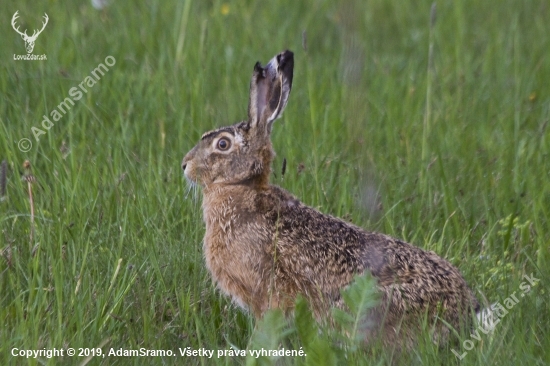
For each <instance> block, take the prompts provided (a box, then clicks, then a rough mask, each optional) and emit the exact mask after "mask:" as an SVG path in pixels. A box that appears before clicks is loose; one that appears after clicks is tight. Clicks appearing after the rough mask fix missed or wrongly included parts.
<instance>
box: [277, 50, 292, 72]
mask: <svg viewBox="0 0 550 366" xmlns="http://www.w3.org/2000/svg"><path fill="white" fill-rule="evenodd" d="M277 61H278V62H279V67H280V68H281V69H285V68H287V67H288V66H290V67H292V66H293V65H294V52H292V51H290V50H286V51H283V52H281V53H279V54H278V55H277Z"/></svg>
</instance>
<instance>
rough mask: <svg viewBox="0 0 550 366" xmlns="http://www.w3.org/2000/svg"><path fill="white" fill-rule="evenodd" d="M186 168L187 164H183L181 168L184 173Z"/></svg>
mask: <svg viewBox="0 0 550 366" xmlns="http://www.w3.org/2000/svg"><path fill="white" fill-rule="evenodd" d="M186 167H187V163H181V168H182V169H183V171H185V168H186Z"/></svg>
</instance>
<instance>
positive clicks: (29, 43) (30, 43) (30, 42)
mask: <svg viewBox="0 0 550 366" xmlns="http://www.w3.org/2000/svg"><path fill="white" fill-rule="evenodd" d="M17 13H19V10H18V11H16V12H15V14H13V18H11V26H12V27H13V29H15V31H16V32H17V33H19V34H20V35H21V37H22V38H23V41H25V48H26V49H27V53H31V52H32V50H33V49H34V42H35V41H36V38H38V35H39V34H40V33H42V31H43V30H44V28H46V24H48V19H49V18H48V14H46V13H44V22H43V23H42V29H40V30H34V32H33V33H32V36H30V37H29V35H28V34H27V30H26V29H25V31H24V32H21V31H20V30H19V26H16V24H15V21H16V20H17V18H19V15H18V14H17Z"/></svg>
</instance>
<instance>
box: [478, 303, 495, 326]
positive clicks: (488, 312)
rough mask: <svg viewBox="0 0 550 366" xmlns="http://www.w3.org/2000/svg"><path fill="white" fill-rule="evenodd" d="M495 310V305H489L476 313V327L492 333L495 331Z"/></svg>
mask: <svg viewBox="0 0 550 366" xmlns="http://www.w3.org/2000/svg"><path fill="white" fill-rule="evenodd" d="M497 310H498V304H497V303H494V304H491V306H489V307H486V308H484V309H480V310H479V311H478V312H477V313H476V318H477V323H478V326H481V327H483V328H484V329H486V330H488V331H491V332H492V331H493V330H494V329H495V325H496V324H497V323H498V321H497V320H498V318H499V317H498V315H497V312H496V311H497Z"/></svg>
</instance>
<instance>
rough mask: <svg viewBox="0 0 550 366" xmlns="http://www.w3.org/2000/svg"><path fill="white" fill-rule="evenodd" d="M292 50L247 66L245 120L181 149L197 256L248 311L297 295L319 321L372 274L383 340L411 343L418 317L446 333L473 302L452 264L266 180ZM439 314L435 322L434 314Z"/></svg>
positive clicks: (286, 306) (287, 306)
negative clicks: (195, 208) (192, 192)
mask: <svg viewBox="0 0 550 366" xmlns="http://www.w3.org/2000/svg"><path fill="white" fill-rule="evenodd" d="M293 66H294V59H293V54H292V52H290V51H284V52H282V53H280V54H278V55H277V56H275V57H274V58H273V59H272V60H271V61H269V63H268V64H267V65H266V66H265V67H262V66H261V65H260V64H259V63H256V65H255V66H254V72H253V74H252V81H251V83H250V99H249V106H248V120H246V121H242V122H239V123H237V124H234V125H231V126H227V127H222V128H219V129H217V130H214V131H210V132H207V133H205V134H204V135H203V136H202V138H201V140H200V141H199V143H198V144H197V145H196V146H195V147H194V148H193V149H192V150H191V151H189V152H188V153H187V155H185V157H184V158H183V163H182V168H183V171H184V173H185V176H186V178H187V179H188V180H190V181H192V182H194V183H198V184H199V185H200V186H201V187H202V191H203V195H204V199H203V204H202V207H203V215H204V222H205V223H206V234H205V237H204V256H205V259H206V266H207V267H208V270H209V271H210V273H211V274H212V277H213V279H214V281H215V282H216V284H217V285H218V287H219V288H220V289H221V290H222V291H223V292H224V293H226V294H227V295H229V296H231V298H232V299H233V300H234V301H235V302H236V303H237V304H239V305H240V306H242V307H243V308H245V309H249V310H250V311H252V312H253V313H254V315H255V316H256V317H261V316H262V314H263V313H264V312H265V311H266V310H268V309H270V308H276V307H278V308H281V309H283V310H284V311H285V312H289V311H291V310H292V308H293V304H294V299H295V298H296V296H297V295H298V294H302V295H303V296H305V297H306V298H307V299H308V300H309V303H310V306H311V307H312V308H313V310H314V312H315V315H316V316H317V317H318V318H319V319H321V318H323V317H324V316H327V315H328V314H329V312H328V310H329V309H330V308H331V307H343V306H344V304H343V302H342V299H341V296H340V290H341V289H342V288H344V287H345V286H347V285H348V284H349V283H350V282H351V281H352V280H353V277H354V276H355V275H357V274H362V273H366V272H370V273H371V274H372V275H373V276H374V277H375V278H376V279H377V283H378V288H379V291H380V293H381V302H380V305H379V306H378V308H377V309H376V311H373V312H372V318H373V320H374V321H373V322H372V323H373V324H376V327H375V328H376V329H373V331H375V330H378V329H383V330H384V339H385V341H387V342H397V343H407V344H408V343H410V341H411V340H412V339H414V335H415V332H417V330H418V326H419V323H420V319H424V317H425V316H426V315H427V316H428V319H429V321H430V324H435V336H437V337H439V338H446V335H447V334H448V332H449V328H448V325H445V323H448V324H450V325H451V326H452V327H454V328H458V327H460V326H461V325H463V324H464V323H467V321H468V319H470V316H471V314H472V312H473V311H476V312H477V311H479V304H478V302H477V300H476V298H475V296H474V294H473V293H472V291H471V290H470V288H468V285H467V284H466V281H465V280H464V278H463V277H462V275H461V274H460V272H459V271H458V269H457V268H455V267H454V266H452V265H451V264H450V263H449V262H447V261H446V260H444V259H442V258H441V257H439V256H438V255H437V254H435V253H433V252H427V251H424V250H422V249H420V248H418V247H415V246H412V245H410V244H408V243H405V242H403V241H400V240H398V239H394V238H391V237H389V236H386V235H383V234H378V233H373V232H368V231H365V230H363V229H362V228H360V227H358V226H355V225H352V224H349V223H347V222H344V221H342V220H340V219H338V218H335V217H333V216H330V215H326V214H323V213H321V212H319V211H317V210H315V209H313V208H311V207H308V206H306V205H304V204H303V203H301V202H300V201H299V200H298V199H297V198H296V197H294V196H293V195H292V194H290V193H288V192H287V191H285V190H283V189H282V188H279V187H277V186H274V185H270V184H269V175H270V172H271V162H272V160H273V157H274V155H275V153H274V151H273V148H272V146H271V140H270V134H271V128H272V126H273V122H274V121H275V119H277V118H278V117H279V116H280V115H281V113H282V112H283V110H284V108H285V106H286V103H287V101H288V97H289V94H290V90H291V87H292V72H293ZM436 319H438V320H436Z"/></svg>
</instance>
